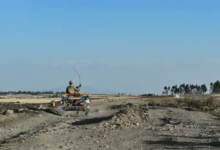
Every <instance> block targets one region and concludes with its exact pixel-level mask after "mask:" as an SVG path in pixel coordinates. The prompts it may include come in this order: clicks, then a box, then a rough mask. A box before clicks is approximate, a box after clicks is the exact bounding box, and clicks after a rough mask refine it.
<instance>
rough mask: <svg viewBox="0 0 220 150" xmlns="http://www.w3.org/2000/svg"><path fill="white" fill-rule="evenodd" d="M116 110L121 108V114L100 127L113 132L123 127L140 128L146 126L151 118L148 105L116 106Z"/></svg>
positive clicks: (102, 123) (117, 114) (104, 122)
mask: <svg viewBox="0 0 220 150" xmlns="http://www.w3.org/2000/svg"><path fill="white" fill-rule="evenodd" d="M115 108H119V112H118V113H116V114H115V115H114V116H113V117H112V118H111V119H110V120H108V121H103V122H101V123H100V124H99V125H98V126H99V127H102V128H103V127H104V128H105V129H109V128H110V129H113V130H114V129H118V128H121V127H139V126H142V125H144V123H145V122H146V121H147V120H148V118H149V115H148V106H147V105H135V104H133V103H128V104H125V105H118V106H115Z"/></svg>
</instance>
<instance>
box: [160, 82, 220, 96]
mask: <svg viewBox="0 0 220 150" xmlns="http://www.w3.org/2000/svg"><path fill="white" fill-rule="evenodd" d="M207 91H208V88H207V86H206V85H205V84H202V85H197V84H196V85H194V84H184V83H183V84H180V85H179V86H177V85H173V86H165V87H164V91H163V93H162V94H163V95H169V94H170V95H176V94H178V95H189V94H204V93H206V92H207ZM209 91H210V93H211V94H217V93H220V81H218V80H217V81H216V82H214V83H212V82H211V83H210V85H209Z"/></svg>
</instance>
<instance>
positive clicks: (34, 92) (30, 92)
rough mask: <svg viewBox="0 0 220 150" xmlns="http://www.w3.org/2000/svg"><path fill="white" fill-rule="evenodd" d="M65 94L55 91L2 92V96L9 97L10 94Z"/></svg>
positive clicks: (0, 93)
mask: <svg viewBox="0 0 220 150" xmlns="http://www.w3.org/2000/svg"><path fill="white" fill-rule="evenodd" d="M61 93H64V92H53V91H7V92H0V95H8V94H13V95H15V94H31V95H39V94H61Z"/></svg>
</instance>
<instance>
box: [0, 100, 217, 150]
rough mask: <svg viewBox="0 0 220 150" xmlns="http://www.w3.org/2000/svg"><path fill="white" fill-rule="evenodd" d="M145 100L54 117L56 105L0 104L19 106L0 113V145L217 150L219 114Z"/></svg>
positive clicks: (30, 149) (29, 149) (39, 149)
mask: <svg viewBox="0 0 220 150" xmlns="http://www.w3.org/2000/svg"><path fill="white" fill-rule="evenodd" d="M134 99H135V100H134ZM129 102H130V103H129ZM148 103H149V104H151V105H152V100H148V99H141V98H139V100H138V98H137V97H136V98H133V99H132V98H131V99H124V100H117V101H116V99H114V100H113V99H111V98H109V99H108V101H100V102H99V101H94V102H93V103H92V104H91V111H90V114H89V116H84V115H83V114H84V112H81V113H80V116H79V117H76V116H75V115H76V112H74V111H66V112H65V114H64V115H63V116H59V115H56V113H54V112H55V110H57V111H58V110H59V107H58V103H57V108H53V109H54V110H53V111H50V110H51V109H52V107H51V106H50V104H41V105H42V106H41V107H40V108H41V109H39V105H40V104H28V106H27V104H23V105H22V104H15V103H14V104H12V103H10V104H8V103H7V104H0V106H2V108H5V107H7V108H8V109H9V108H10V109H15V108H16V109H18V108H19V109H21V111H20V112H19V111H18V112H15V113H14V114H12V115H9V116H5V115H3V114H2V115H1V116H0V118H1V117H6V119H5V120H2V121H1V120H0V149H7V150H45V149H47V150H58V149H66V150H89V149H91V150H105V149H106V150H132V148H133V150H147V149H156V150H160V149H161V150H162V149H204V150H207V149H220V120H219V117H216V116H213V115H211V114H209V113H206V112H201V111H192V110H189V109H187V110H186V109H183V108H174V107H171V106H163V107H162V106H148ZM3 105H4V106H3ZM22 109H23V110H22ZM135 148H136V149H135Z"/></svg>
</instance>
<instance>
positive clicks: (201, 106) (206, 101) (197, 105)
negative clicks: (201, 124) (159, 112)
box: [148, 96, 220, 115]
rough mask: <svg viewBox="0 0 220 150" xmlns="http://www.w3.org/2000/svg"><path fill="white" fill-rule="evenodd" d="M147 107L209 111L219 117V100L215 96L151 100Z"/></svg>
mask: <svg viewBox="0 0 220 150" xmlns="http://www.w3.org/2000/svg"><path fill="white" fill-rule="evenodd" d="M148 105H150V106H167V107H178V108H190V109H192V110H200V111H209V112H211V113H212V114H215V115H220V100H219V98H218V97H216V96H215V97H213V96H208V97H187V98H164V99H163V98H161V99H151V100H150V101H149V103H148Z"/></svg>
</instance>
